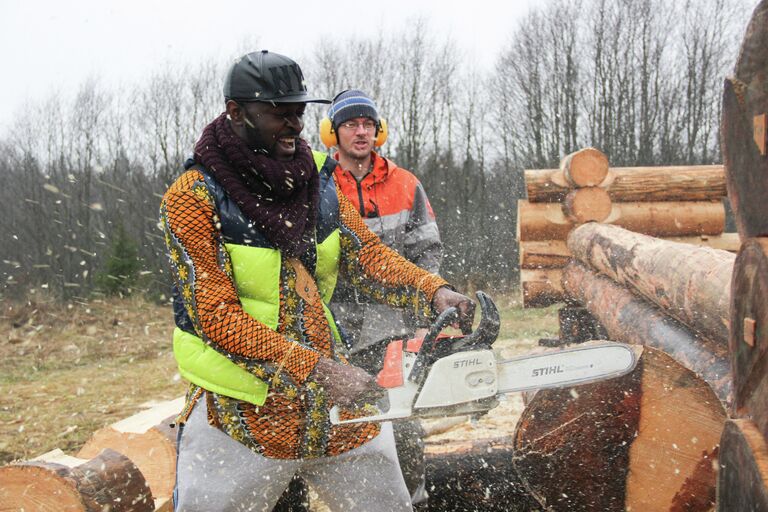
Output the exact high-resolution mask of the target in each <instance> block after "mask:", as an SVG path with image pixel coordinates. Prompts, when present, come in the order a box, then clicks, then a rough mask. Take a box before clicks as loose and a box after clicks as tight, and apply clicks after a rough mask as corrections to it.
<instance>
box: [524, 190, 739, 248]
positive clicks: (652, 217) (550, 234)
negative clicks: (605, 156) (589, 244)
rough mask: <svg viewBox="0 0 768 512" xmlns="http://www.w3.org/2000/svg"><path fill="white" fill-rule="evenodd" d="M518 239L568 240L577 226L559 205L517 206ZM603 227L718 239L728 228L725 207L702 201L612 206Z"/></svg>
mask: <svg viewBox="0 0 768 512" xmlns="http://www.w3.org/2000/svg"><path fill="white" fill-rule="evenodd" d="M517 205H518V207H517V239H518V240H519V241H523V242H527V241H532V240H565V238H566V236H567V235H568V233H569V232H570V230H571V229H572V228H573V227H574V226H575V224H574V223H573V222H572V221H571V220H570V219H568V218H567V217H566V216H565V214H564V213H563V211H562V208H561V205H559V204H556V203H530V202H528V201H522V200H521V201H518V203H517ZM604 223H606V224H614V225H616V226H620V227H623V228H625V229H628V230H630V231H635V232H637V233H643V234H646V235H651V236H655V237H672V236H693V235H707V236H712V235H719V234H721V233H722V232H723V228H724V227H725V208H724V207H723V204H722V203H709V202H703V201H689V202H679V201H675V202H648V203H613V207H612V208H611V214H610V215H609V216H608V218H606V219H605V221H604Z"/></svg>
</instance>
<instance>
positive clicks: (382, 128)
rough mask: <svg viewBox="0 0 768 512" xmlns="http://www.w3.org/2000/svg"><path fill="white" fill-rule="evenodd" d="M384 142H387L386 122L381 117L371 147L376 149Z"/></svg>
mask: <svg viewBox="0 0 768 512" xmlns="http://www.w3.org/2000/svg"><path fill="white" fill-rule="evenodd" d="M334 140H335V138H334ZM385 142H387V120H386V119H384V118H383V117H382V118H380V119H379V130H378V132H376V140H375V141H374V142H373V145H374V146H376V147H377V148H378V147H380V146H383V145H384V143H385Z"/></svg>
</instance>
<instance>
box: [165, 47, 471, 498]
mask: <svg viewBox="0 0 768 512" xmlns="http://www.w3.org/2000/svg"><path fill="white" fill-rule="evenodd" d="M224 99H225V112H224V113H222V114H221V115H220V116H219V117H217V118H216V119H214V120H213V121H212V122H211V123H210V124H209V125H208V126H206V127H205V128H204V129H203V132H202V134H201V136H200V138H199V140H198V141H197V144H196V145H195V151H194V159H192V160H190V161H189V162H187V164H186V166H185V167H186V172H184V173H183V174H182V175H181V176H180V177H179V178H178V179H177V180H176V182H175V183H174V184H173V185H171V186H170V187H169V189H168V191H167V192H166V193H165V195H164V197H163V201H162V204H161V222H162V226H163V229H164V232H165V242H166V245H167V249H168V253H169V256H170V261H171V269H172V274H173V276H174V282H175V291H174V310H175V314H176V326H177V328H176V329H175V331H174V355H175V357H176V360H177V363H178V366H179V372H180V374H181V375H182V376H183V377H184V378H185V379H187V380H188V381H189V382H190V389H189V393H188V395H187V403H186V405H185V408H184V411H183V412H182V414H181V415H180V417H179V424H180V431H179V436H178V452H179V453H178V461H177V485H176V489H175V493H174V498H175V501H174V502H175V507H176V510H183V511H196V510H200V511H217V510H220V511H224V510H227V511H231V510H270V509H271V508H272V507H273V505H274V504H275V502H276V501H277V500H278V498H279V496H280V495H281V493H282V492H283V490H284V489H285V488H286V486H287V485H288V483H289V481H290V480H291V478H292V477H293V476H294V474H298V475H300V476H302V478H304V479H305V480H306V481H307V482H309V483H310V484H311V485H312V486H313V488H314V489H315V490H316V491H317V493H318V495H319V496H320V497H321V499H322V500H323V501H324V502H325V503H327V504H328V505H329V506H330V508H331V509H332V510H334V511H346V510H365V511H373V512H375V511H397V510H411V508H412V507H411V499H410V496H409V493H408V491H407V488H406V486H405V483H404V481H403V477H402V475H401V472H400V469H399V466H398V464H397V455H396V453H395V448H394V439H393V434H392V427H391V424H389V423H386V422H384V423H366V422H362V423H351V424H344V425H332V424H331V422H330V410H331V408H332V407H333V406H335V405H337V406H343V407H344V408H345V409H344V410H346V411H349V412H348V414H350V415H354V414H355V411H354V409H355V408H356V407H358V406H359V405H360V404H365V403H368V402H372V401H374V400H375V399H376V398H377V397H378V396H379V395H380V393H381V389H380V388H379V387H378V386H377V384H376V383H375V381H374V380H373V378H372V377H371V375H369V374H368V373H366V372H365V371H363V370H361V369H359V368H357V367H354V366H350V365H349V364H348V363H347V362H346V361H345V360H344V358H343V357H341V356H340V354H339V353H338V352H337V348H338V346H337V345H338V344H339V343H340V339H339V335H338V331H337V328H336V325H335V323H334V321H333V318H332V316H331V314H330V312H329V310H328V308H327V306H326V303H327V301H328V300H329V299H330V297H331V295H332V294H333V290H334V287H335V285H336V281H337V279H339V278H344V279H345V280H346V281H347V282H349V283H351V284H352V285H353V286H354V287H355V289H356V290H357V291H358V293H360V294H361V295H362V296H365V297H369V298H372V299H374V300H377V301H380V302H382V303H388V304H391V305H396V306H399V307H404V308H409V309H410V310H411V311H413V313H414V314H416V315H417V316H419V317H422V318H426V317H431V316H434V315H435V314H436V313H439V312H441V311H444V310H446V309H448V308H451V307H455V308H457V310H458V311H459V323H460V324H462V326H463V327H464V328H467V326H468V325H471V323H472V318H473V315H474V303H473V302H472V301H470V300H469V299H468V298H467V297H465V296H464V295H461V294H459V293H456V292H454V291H453V290H452V289H451V288H450V287H449V286H448V284H447V283H446V282H445V280H443V279H442V278H440V277H438V276H436V275H433V274H430V273H429V272H427V271H425V270H423V269H420V268H419V267H417V266H416V265H413V264H412V263H410V262H408V261H407V260H405V259H404V258H402V257H401V256H399V255H398V254H397V252H395V251H393V250H392V249H390V248H388V247H387V246H385V245H384V244H382V243H381V241H380V240H379V238H378V237H377V236H376V235H375V234H373V233H372V232H371V231H370V230H369V229H368V228H367V227H366V225H365V223H364V222H363V220H362V219H361V217H360V214H359V213H358V212H357V210H356V209H355V207H354V206H353V205H352V204H351V203H350V202H349V200H348V199H347V198H346V197H345V196H344V194H342V193H341V192H340V191H339V189H338V186H337V185H336V183H335V182H334V177H333V170H334V169H335V167H336V162H335V161H334V160H332V159H330V158H327V156H326V155H325V154H322V153H315V152H312V151H311V150H310V148H309V146H308V145H307V144H306V142H305V141H304V140H303V139H301V138H300V134H301V131H302V129H303V127H304V123H303V116H304V111H305V108H306V104H307V103H328V102H327V101H326V100H322V99H318V98H313V97H312V96H310V95H309V93H308V92H307V89H306V86H305V84H304V78H303V75H302V72H301V69H300V68H299V66H298V64H296V63H295V62H294V61H293V60H291V59H289V58H288V57H285V56H283V55H279V54H276V53H271V52H268V51H266V50H264V51H261V52H253V53H250V54H248V55H245V56H243V57H242V58H241V59H239V60H237V61H236V62H235V63H234V64H233V65H232V67H231V68H230V70H229V72H228V73H227V76H226V80H225V84H224ZM344 414H347V413H344Z"/></svg>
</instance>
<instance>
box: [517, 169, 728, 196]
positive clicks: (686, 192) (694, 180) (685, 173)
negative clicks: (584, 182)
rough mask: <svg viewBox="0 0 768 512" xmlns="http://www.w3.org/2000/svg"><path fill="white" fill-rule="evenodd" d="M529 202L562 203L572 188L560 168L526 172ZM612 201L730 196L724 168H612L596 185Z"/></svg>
mask: <svg viewBox="0 0 768 512" xmlns="http://www.w3.org/2000/svg"><path fill="white" fill-rule="evenodd" d="M524 176H525V185H526V190H527V193H528V201H530V202H532V203H560V202H562V201H563V199H565V196H566V194H568V192H569V191H570V190H571V189H572V186H571V184H570V183H568V182H566V181H565V178H564V177H563V176H562V173H561V172H560V171H559V170H558V169H541V170H526V171H525V173H524ZM597 186H599V187H600V188H603V189H605V190H607V191H608V195H609V196H610V198H611V201H613V202H616V203H622V202H633V201H638V202H644V201H717V200H718V199H720V198H721V197H723V196H725V195H727V190H726V185H725V171H724V167H723V166H722V165H690V166H689V165H686V166H660V167H611V168H610V169H609V171H608V174H607V176H606V177H605V179H604V180H603V181H601V182H600V183H598V184H597Z"/></svg>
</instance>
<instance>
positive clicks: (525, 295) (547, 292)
mask: <svg viewBox="0 0 768 512" xmlns="http://www.w3.org/2000/svg"><path fill="white" fill-rule="evenodd" d="M561 279H562V269H540V270H521V271H520V290H521V295H522V297H521V299H522V303H523V307H524V308H543V307H547V306H550V305H552V304H556V303H558V302H562V301H563V300H564V299H565V294H564V292H563V286H562V285H561V284H560V281H561Z"/></svg>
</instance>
